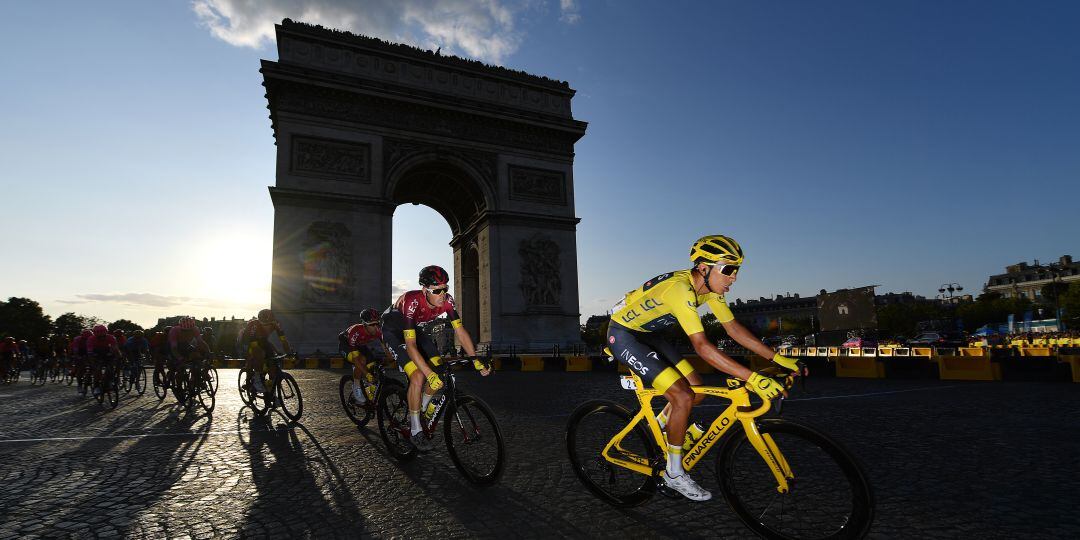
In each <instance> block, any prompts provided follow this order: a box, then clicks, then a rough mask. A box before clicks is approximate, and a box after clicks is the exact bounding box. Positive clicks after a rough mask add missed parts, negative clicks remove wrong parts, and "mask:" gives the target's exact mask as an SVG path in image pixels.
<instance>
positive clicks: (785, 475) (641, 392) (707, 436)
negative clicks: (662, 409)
mask: <svg viewBox="0 0 1080 540" xmlns="http://www.w3.org/2000/svg"><path fill="white" fill-rule="evenodd" d="M632 376H633V381H634V384H635V394H636V395H637V399H638V403H639V405H640V408H639V410H638V413H637V414H636V415H634V417H633V418H631V419H630V423H629V424H627V425H626V427H625V428H623V429H622V431H620V432H619V433H617V434H616V435H615V436H614V437H612V438H611V440H610V441H608V443H607V445H605V446H604V450H603V452H601V454H602V455H603V456H604V459H605V460H607V461H609V462H611V463H614V464H616V465H618V466H620V467H625V468H627V469H630V470H632V471H636V472H639V473H641V474H644V475H648V476H652V475H653V474H654V473H655V469H654V466H653V464H652V463H649V461H648V459H647V458H646V457H644V456H638V455H634V454H632V453H630V452H627V451H626V450H624V449H623V448H622V446H621V443H622V441H623V439H624V438H625V437H626V436H627V435H628V434H629V433H630V432H631V431H633V429H634V428H635V427H637V425H638V423H639V422H641V421H642V420H644V421H645V422H647V423H648V425H649V431H650V433H651V435H652V438H653V440H654V441H655V442H656V444H657V446H658V447H659V448H660V449H661V452H662V454H663V457H664V460H665V461H666V460H667V452H668V449H667V446H668V445H667V440H665V438H664V435H663V431H662V430H661V429H660V423H659V422H657V420H656V416H655V415H654V414H652V410H653V408H652V400H653V398H656V397H657V396H659V397H663V394H661V393H660V392H659V391H657V390H655V389H653V388H645V387H644V384H643V383H642V381H641V378H640V377H638V376H637V374H632ZM691 388H693V389H694V392H695V393H697V394H704V395H706V396H714V397H718V398H722V399H725V400H728V401H730V402H731V405H730V406H728V407H727V408H726V409H724V410H723V412H721V413H720V415H719V416H717V417H716V419H715V420H713V422H712V424H710V425H709V428H708V429H707V430H705V433H704V434H702V436H701V439H699V440H698V442H697V443H695V444H694V446H693V447H692V448H691V449H690V450H689V451H688V452H686V455H684V456H683V460H682V461H683V468H684V469H686V470H687V471H689V470H691V469H693V468H694V466H695V465H697V463H698V462H700V461H701V458H703V457H704V456H705V454H706V453H708V451H709V450H710V449H711V448H712V447H713V446H714V445H715V444H716V443H717V442H718V441H720V440H721V439H722V438H723V435H724V434H725V433H727V430H728V429H731V427H732V426H734V425H736V424H741V425H742V428H743V430H744V431H746V437H747V439H748V440H749V441H750V444H751V445H753V447H754V449H755V450H757V452H758V454H760V455H761V458H762V459H763V460H764V461H765V464H766V465H768V467H769V469H770V470H771V471H772V473H773V477H774V478H775V479H776V481H777V491H779V492H780V493H787V491H788V489H789V485H788V480H789V479H791V478H794V475H793V474H792V472H791V466H790V465H789V464H788V462H787V460H786V459H785V458H784V455H783V454H782V453H781V452H780V449H779V448H778V447H777V446H776V442H775V441H773V439H772V437H771V436H769V435H768V434H764V435H763V434H762V433H761V432H760V431H759V430H758V427H757V423H756V421H755V419H756V418H757V417H759V416H761V415H763V414H765V413H766V412H768V411H769V408H770V407H771V403H769V402H768V401H765V402H764V404H763V405H762V406H760V407H758V408H757V409H753V410H751V409H750V392H749V391H748V390H747V389H746V388H743V387H741V386H739V387H736V388H724V387H719V386H692V387H691ZM736 421H738V422H736ZM612 448H614V449H616V450H618V451H619V452H620V453H621V454H622V456H624V457H623V458H620V457H616V456H613V455H612V454H611V450H612Z"/></svg>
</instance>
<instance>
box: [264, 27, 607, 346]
mask: <svg viewBox="0 0 1080 540" xmlns="http://www.w3.org/2000/svg"><path fill="white" fill-rule="evenodd" d="M276 30H277V45H278V56H279V60H278V61H276V62H275V61H265V60H264V61H263V64H262V69H261V70H260V71H261V73H262V74H263V86H264V87H265V88H266V98H267V101H268V108H269V110H270V120H271V126H272V128H273V132H274V139H275V142H276V145H277V174H276V183H275V185H273V186H271V187H270V195H271V198H272V200H273V203H274V260H273V265H274V266H273V277H272V282H271V307H272V308H273V309H274V311H275V313H276V314H277V315H278V318H279V319H280V320H281V322H282V324H283V326H284V327H285V330H286V333H287V334H288V335H289V337H290V342H291V343H293V344H294V345H295V346H296V347H297V348H298V349H299V350H301V351H304V352H313V351H315V350H321V351H323V352H332V351H334V350H336V335H337V333H338V332H340V330H341V329H342V328H344V327H345V325H347V324H350V323H352V322H355V319H356V317H357V316H358V315H359V313H360V311H361V310H362V309H364V308H365V307H376V308H378V309H380V310H381V309H384V308H385V307H386V306H387V305H388V303H389V302H390V300H391V291H392V278H391V275H390V271H391V261H390V257H391V238H392V235H393V227H394V225H393V214H394V210H395V209H396V208H397V207H398V206H399V205H401V204H408V203H415V204H424V205H426V206H428V207H431V208H432V209H434V210H435V211H436V212H438V213H439V214H440V215H441V216H443V218H444V219H446V221H447V223H448V224H449V225H450V229H451V232H452V233H453V238H452V239H451V241H450V245H451V247H452V248H453V251H454V269H453V279H454V287H453V288H454V295H455V297H456V298H457V299H458V302H459V304H461V311H462V315H463V322H464V323H465V326H466V328H467V329H468V330H469V332H470V334H472V336H473V338H474V341H476V342H478V343H480V344H484V343H487V344H489V345H493V346H498V345H503V344H513V345H515V346H516V347H517V348H518V350H519V351H520V350H526V349H535V350H550V347H551V346H552V345H561V346H564V347H565V346H567V345H574V344H576V343H578V342H579V324H580V313H579V312H578V289H577V243H576V230H577V223H578V219H577V217H576V216H575V215H574V188H573V160H574V144H575V143H576V142H577V140H578V139H580V138H581V137H582V136H583V135H584V134H585V129H586V124H585V123H584V122H581V121H578V120H576V119H574V118H573V115H572V112H571V107H570V102H571V99H572V97H573V95H574V90H572V89H571V88H570V87H569V85H568V84H566V83H564V82H561V81H553V80H550V79H547V78H543V77H537V76H534V75H529V74H527V73H522V72H517V71H511V70H507V69H504V68H500V67H495V66H486V65H483V64H479V63H476V62H470V61H467V60H463V59H461V58H456V57H451V56H439V55H435V54H433V53H431V52H429V51H422V50H419V49H414V48H411V47H407V46H403V45H396V44H392V43H386V42H383V41H380V40H377V39H372V38H367V37H364V36H358V35H353V34H349V33H346V32H338V31H334V30H328V29H324V28H321V27H317V26H311V25H306V24H303V23H296V22H292V21H289V20H286V21H283V22H282V24H280V25H278V26H277V27H276ZM536 269H540V270H536Z"/></svg>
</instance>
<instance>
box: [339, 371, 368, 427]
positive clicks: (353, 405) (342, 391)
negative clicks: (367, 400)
mask: <svg viewBox="0 0 1080 540" xmlns="http://www.w3.org/2000/svg"><path fill="white" fill-rule="evenodd" d="M353 384H354V383H353V378H352V374H346V375H342V376H341V380H340V381H339V382H338V399H340V400H341V408H343V409H345V415H346V416H348V417H349V420H352V421H353V423H354V424H356V425H357V426H359V427H364V426H365V425H367V423H368V422H369V421H370V420H371V417H372V416H373V415H374V412H375V409H374V408H373V407H370V406H365V405H367V404H364V405H361V404H360V403H357V402H356V399H355V398H354V397H353V388H354V386H353Z"/></svg>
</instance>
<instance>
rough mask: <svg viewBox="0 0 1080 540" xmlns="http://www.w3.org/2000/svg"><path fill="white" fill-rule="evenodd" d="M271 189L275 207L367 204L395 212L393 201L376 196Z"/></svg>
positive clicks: (350, 207) (274, 187)
mask: <svg viewBox="0 0 1080 540" xmlns="http://www.w3.org/2000/svg"><path fill="white" fill-rule="evenodd" d="M269 189H270V200H271V201H273V203H274V207H277V206H278V205H287V206H313V207H316V208H328V207H330V206H328V205H331V206H333V207H335V208H348V209H353V208H356V207H357V206H366V207H369V208H375V209H378V210H382V211H386V212H387V213H389V214H393V211H394V205H393V204H392V203H389V202H387V201H386V200H384V199H380V198H376V197H364V196H360V195H352V194H349V193H335V192H331V191H311V190H307V189H292V188H282V187H276V186H269Z"/></svg>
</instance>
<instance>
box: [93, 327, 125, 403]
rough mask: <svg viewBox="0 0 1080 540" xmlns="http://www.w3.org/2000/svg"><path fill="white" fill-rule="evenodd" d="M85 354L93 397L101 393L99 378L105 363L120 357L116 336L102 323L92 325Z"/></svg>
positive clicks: (102, 373) (101, 375) (102, 374)
mask: <svg viewBox="0 0 1080 540" xmlns="http://www.w3.org/2000/svg"><path fill="white" fill-rule="evenodd" d="M86 355H87V357H89V359H90V369H91V371H90V374H91V375H92V376H93V381H92V385H93V387H94V397H97V396H99V395H101V379H102V377H103V376H104V371H105V365H106V363H108V362H115V361H117V360H119V359H120V358H121V356H120V345H119V344H118V343H116V337H115V336H113V335H112V334H110V333H109V329H108V328H105V325H104V324H99V325H96V326H94V330H93V335H91V336H90V337H89V338H87V339H86Z"/></svg>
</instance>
